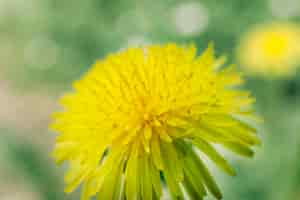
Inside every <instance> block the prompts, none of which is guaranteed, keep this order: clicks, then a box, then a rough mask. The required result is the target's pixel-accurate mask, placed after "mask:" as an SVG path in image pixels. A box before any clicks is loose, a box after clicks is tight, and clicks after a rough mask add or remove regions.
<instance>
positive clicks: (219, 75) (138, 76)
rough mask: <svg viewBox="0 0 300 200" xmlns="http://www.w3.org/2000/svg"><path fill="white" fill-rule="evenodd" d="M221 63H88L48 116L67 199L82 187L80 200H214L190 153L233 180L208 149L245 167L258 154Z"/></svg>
mask: <svg viewBox="0 0 300 200" xmlns="http://www.w3.org/2000/svg"><path fill="white" fill-rule="evenodd" d="M223 61H224V59H223V58H219V59H217V58H215V57H214V53H213V47H212V46H210V47H209V48H208V49H207V50H206V51H205V52H204V53H203V54H202V55H201V56H199V57H197V56H196V48H195V47H194V46H189V47H179V46H177V45H175V44H167V45H164V46H159V45H153V46H148V47H145V48H130V49H128V50H127V51H124V52H119V53H117V54H113V55H109V56H108V57H107V58H106V59H104V60H100V61H98V62H96V64H95V65H94V67H93V68H92V69H91V70H90V71H89V72H88V73H87V74H86V75H85V76H84V77H83V78H82V79H81V80H79V81H77V82H75V83H74V91H73V92H71V93H69V94H66V95H65V96H63V97H62V99H61V101H60V103H61V104H62V105H63V107H64V110H63V111H61V112H58V113H55V114H54V118H55V119H54V122H53V124H52V128H53V129H54V130H55V131H57V132H59V133H60V134H59V135H58V137H57V144H56V148H55V150H54V156H55V158H56V160H57V162H58V163H61V162H63V161H69V163H70V169H69V171H68V172H67V174H66V176H65V181H66V184H67V186H66V189H65V190H66V192H72V191H73V190H74V189H75V188H77V187H78V186H79V185H80V184H82V185H83V191H82V199H83V200H87V199H90V198H91V197H93V196H97V198H98V199H99V200H100V199H101V200H119V199H127V200H137V199H144V200H152V199H154V200H155V199H160V197H161V196H162V189H163V186H164V185H166V186H167V188H168V191H169V192H170V194H171V196H172V199H176V200H177V199H184V196H183V194H184V193H183V191H186V192H187V194H188V195H189V196H190V197H192V198H193V199H197V200H201V199H203V198H204V197H205V196H206V195H207V194H208V192H210V193H212V194H213V195H214V196H215V197H216V198H217V199H221V198H222V194H221V192H220V189H219V188H218V186H217V184H216V183H215V181H214V179H213V177H212V176H211V174H210V173H209V170H208V169H207V167H206V165H205V163H204V162H203V160H202V159H201V157H199V155H198V154H197V153H196V151H195V149H198V150H200V151H202V152H203V153H204V154H206V155H207V156H208V157H209V158H210V159H211V160H212V161H214V162H215V163H216V165H217V166H219V167H220V168H221V169H222V170H224V171H225V172H227V173H228V174H230V175H234V174H235V172H234V170H233V169H232V167H231V166H230V165H229V164H228V162H227V161H226V160H225V159H224V158H223V157H222V156H221V155H220V154H219V153H218V152H217V151H216V149H215V147H214V144H220V145H223V146H224V147H226V148H228V149H229V150H231V151H233V152H236V153H238V154H240V155H243V156H249V157H251V156H252V155H253V151H252V149H251V147H252V146H253V145H256V144H259V139H258V137H257V136H256V130H255V128H253V127H251V126H250V125H248V124H247V123H246V122H245V119H244V118H245V117H246V118H248V117H250V116H253V114H252V110H251V104H252V102H253V99H252V98H251V97H250V96H249V93H248V92H244V91H238V90H236V89H234V88H235V87H234V86H238V85H240V84H241V82H242V79H241V77H240V75H239V74H238V73H237V72H236V71H235V69H234V67H229V68H225V69H221V68H220V67H222V65H223V64H224V62H223ZM222 68H223V67H222ZM242 119H243V120H242Z"/></svg>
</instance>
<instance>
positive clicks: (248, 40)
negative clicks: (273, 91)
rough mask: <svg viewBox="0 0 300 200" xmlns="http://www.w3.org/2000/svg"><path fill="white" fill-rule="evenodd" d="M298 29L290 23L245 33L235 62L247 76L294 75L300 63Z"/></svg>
mask: <svg viewBox="0 0 300 200" xmlns="http://www.w3.org/2000/svg"><path fill="white" fill-rule="evenodd" d="M299 44H300V26H297V25H295V24H291V23H273V24H270V25H260V26H258V27H256V28H255V29H254V30H252V31H250V32H249V33H246V34H245V35H244V37H243V38H242V40H241V44H240V46H239V48H238V52H237V54H238V59H239V61H240V63H241V65H242V67H244V69H245V71H247V72H249V73H250V74H256V75H263V76H269V77H278V76H290V75H293V74H295V72H296V68H297V65H298V64H299V63H300V45H299Z"/></svg>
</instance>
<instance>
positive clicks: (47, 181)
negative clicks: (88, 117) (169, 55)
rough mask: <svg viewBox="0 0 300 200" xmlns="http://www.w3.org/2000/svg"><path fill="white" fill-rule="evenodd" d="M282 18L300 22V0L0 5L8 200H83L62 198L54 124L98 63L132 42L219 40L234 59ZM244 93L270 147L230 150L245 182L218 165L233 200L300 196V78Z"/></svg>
mask: <svg viewBox="0 0 300 200" xmlns="http://www.w3.org/2000/svg"><path fill="white" fill-rule="evenodd" d="M274 21H275V22H277V21H279V22H281V21H284V22H286V21H289V22H294V23H298V22H300V1H299V0H252V1H243V0H226V1H220V0H187V1H183V0H161V1H155V0H152V1H151V0H148V1H146V0H86V1H70V0H42V1H41V0H26V1H25V0H0V199H1V200H64V199H70V200H71V199H79V192H75V193H74V194H72V195H68V196H66V195H65V194H64V193H63V178H62V175H63V170H64V167H56V166H55V165H54V162H53V161H52V158H51V156H50V152H51V149H52V147H53V143H54V137H55V135H54V134H53V133H51V132H50V131H49V130H48V128H47V125H48V123H49V120H50V119H49V115H50V113H51V112H53V111H54V110H55V109H56V108H57V104H56V101H57V98H58V97H59V96H60V95H61V94H62V93H64V91H66V90H68V89H69V88H70V85H71V82H72V81H73V80H75V79H78V78H80V77H81V76H82V74H83V73H84V72H85V71H86V70H87V69H88V68H89V67H90V66H91V64H93V62H95V60H96V59H98V58H102V57H104V56H105V55H106V54H108V53H111V52H115V51H119V50H120V49H124V48H127V47H128V46H139V45H145V44H151V43H166V42H178V43H181V44H185V43H190V42H194V43H195V44H196V45H197V46H198V47H199V49H200V50H201V49H203V48H205V47H206V46H207V43H208V42H210V41H214V43H215V46H216V48H217V53H218V54H220V53H222V52H223V53H226V54H227V55H228V56H229V58H230V61H231V62H235V61H236V59H235V58H236V56H235V52H236V48H237V46H238V45H239V40H240V38H241V35H242V34H243V33H245V32H247V31H248V30H250V29H251V27H252V26H255V25H257V24H263V23H269V22H270V23H271V22H274ZM299 45H300V44H299ZM245 87H246V88H248V89H249V90H251V91H252V93H253V95H254V96H255V97H256V98H257V102H256V109H257V111H258V113H259V114H260V115H261V116H262V117H263V118H264V119H265V122H264V124H263V125H261V127H259V129H260V135H261V138H262V139H263V146H262V147H260V148H257V149H256V152H257V153H256V156H255V158H254V159H253V160H249V159H243V158H239V157H233V156H231V155H230V154H228V156H227V157H229V158H230V160H231V162H232V163H233V165H234V166H235V167H236V168H237V171H238V176H237V177H234V178H232V177H228V176H226V175H223V174H222V173H220V172H219V171H217V170H215V168H214V167H212V168H213V170H214V174H215V175H216V179H217V182H219V184H220V187H221V188H222V190H223V192H224V199H225V200H298V199H300V160H299V155H300V146H299V145H300V135H299V129H300V101H299V99H300V73H297V74H296V75H295V76H293V77H290V78H282V79H277V80H271V79H268V78H255V77H252V78H251V77H248V78H247V82H246V84H245ZM231 158H232V159H231ZM165 199H168V198H167V197H165ZM208 199H209V198H208Z"/></svg>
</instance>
